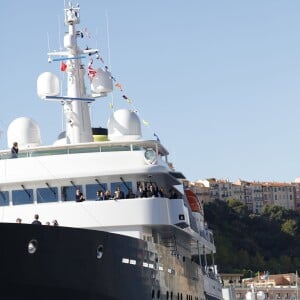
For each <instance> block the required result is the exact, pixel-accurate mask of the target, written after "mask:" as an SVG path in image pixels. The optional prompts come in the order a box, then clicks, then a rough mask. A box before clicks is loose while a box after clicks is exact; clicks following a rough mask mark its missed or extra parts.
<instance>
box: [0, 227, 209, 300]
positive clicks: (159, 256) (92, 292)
mask: <svg viewBox="0 0 300 300" xmlns="http://www.w3.org/2000/svg"><path fill="white" fill-rule="evenodd" d="M0 238H1V247H0V293H1V299H5V300H9V299H11V300H24V299H30V300H35V299H38V300H48V299H49V300H50V299H51V300H69V299H70V300H94V299H97V300H100V299H101V300H110V299H118V300H119V299H124V300H125V299H126V300H135V299H136V300H146V299H174V300H175V299H194V300H195V299H203V298H204V292H203V285H202V283H201V282H202V281H203V280H202V278H201V275H200V274H199V276H196V277H195V274H196V273H197V272H198V271H197V270H198V269H199V268H198V266H197V265H196V264H195V263H193V262H191V261H189V260H188V259H185V260H184V261H181V260H180V258H178V257H174V255H171V252H170V251H168V249H165V250H159V249H160V247H161V246H160V247H157V249H158V251H156V252H154V251H150V250H149V246H148V244H147V242H145V241H142V240H139V239H134V238H130V237H126V236H122V235H117V234H112V233H107V232H103V231H95V230H88V229H76V228H67V227H53V226H45V225H42V226H39V225H31V224H30V225H29V224H9V223H2V224H0ZM152 245H153V244H152ZM152 249H153V247H152ZM167 253H169V255H167ZM145 264H146V265H145ZM159 266H163V267H159ZM187 297H190V298H187Z"/></svg>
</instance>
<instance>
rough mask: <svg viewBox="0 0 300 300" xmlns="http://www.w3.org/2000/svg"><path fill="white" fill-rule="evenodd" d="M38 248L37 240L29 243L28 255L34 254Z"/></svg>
mask: <svg viewBox="0 0 300 300" xmlns="http://www.w3.org/2000/svg"><path fill="white" fill-rule="evenodd" d="M37 247H38V242H37V240H31V241H29V243H28V253H29V254H34V253H35V252H36V250H37Z"/></svg>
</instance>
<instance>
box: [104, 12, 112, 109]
mask: <svg viewBox="0 0 300 300" xmlns="http://www.w3.org/2000/svg"><path fill="white" fill-rule="evenodd" d="M105 19H106V39H107V51H108V67H109V70H110V72H111V71H112V68H111V61H110V44H109V29H108V12H107V10H105ZM111 103H112V107H113V109H114V93H111Z"/></svg>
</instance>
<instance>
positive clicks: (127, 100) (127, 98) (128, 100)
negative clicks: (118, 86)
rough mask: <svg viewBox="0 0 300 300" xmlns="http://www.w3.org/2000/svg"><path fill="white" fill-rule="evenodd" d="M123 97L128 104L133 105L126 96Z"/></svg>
mask: <svg viewBox="0 0 300 300" xmlns="http://www.w3.org/2000/svg"><path fill="white" fill-rule="evenodd" d="M122 97H123V98H124V99H125V100H126V101H127V102H128V103H131V102H132V101H131V100H130V99H129V98H128V97H127V96H126V95H123V96H122Z"/></svg>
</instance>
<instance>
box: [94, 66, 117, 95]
mask: <svg viewBox="0 0 300 300" xmlns="http://www.w3.org/2000/svg"><path fill="white" fill-rule="evenodd" d="M91 91H92V93H93V94H94V95H96V96H97V95H106V94H107V93H110V92H112V91H113V81H112V77H111V74H110V72H108V71H106V70H103V69H101V68H99V69H96V74H95V76H94V78H93V80H92V82H91Z"/></svg>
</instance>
